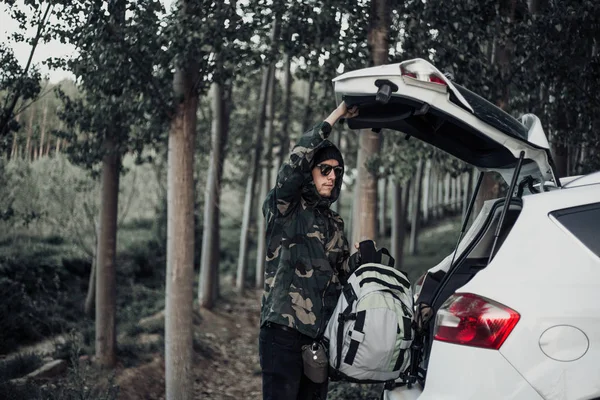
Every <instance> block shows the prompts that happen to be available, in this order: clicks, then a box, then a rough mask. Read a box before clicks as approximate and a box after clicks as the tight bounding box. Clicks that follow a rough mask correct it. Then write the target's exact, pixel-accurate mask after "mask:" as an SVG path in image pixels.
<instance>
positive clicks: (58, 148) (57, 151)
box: [55, 138, 61, 157]
mask: <svg viewBox="0 0 600 400" xmlns="http://www.w3.org/2000/svg"><path fill="white" fill-rule="evenodd" d="M60 145H61V140H60V138H56V154H55V155H56V156H57V157H58V155H59V154H60Z"/></svg>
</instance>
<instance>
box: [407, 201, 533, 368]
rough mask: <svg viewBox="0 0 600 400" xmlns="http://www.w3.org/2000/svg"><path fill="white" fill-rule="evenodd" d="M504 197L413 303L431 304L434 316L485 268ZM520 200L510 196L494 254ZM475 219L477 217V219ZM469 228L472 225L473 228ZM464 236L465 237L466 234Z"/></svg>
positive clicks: (430, 331)
mask: <svg viewBox="0 0 600 400" xmlns="http://www.w3.org/2000/svg"><path fill="white" fill-rule="evenodd" d="M504 203H505V200H504V199H498V200H496V201H495V202H493V204H492V205H491V207H490V208H489V209H488V210H484V211H482V212H486V211H487V215H481V216H480V217H479V218H481V220H480V221H481V222H479V223H477V222H474V224H473V225H474V226H473V227H475V223H477V225H478V226H477V227H475V229H477V231H476V232H474V234H472V235H468V236H471V237H472V239H470V243H466V244H465V243H461V245H460V246H459V249H461V248H464V251H462V252H460V254H459V255H458V257H457V259H456V260H455V261H454V263H453V264H454V266H453V267H452V268H451V269H449V270H448V272H446V273H444V272H443V271H441V270H440V271H438V272H436V273H433V274H431V273H430V274H429V275H428V277H427V279H426V280H425V282H424V286H423V289H422V291H421V294H420V295H419V298H418V299H417V301H416V303H417V304H418V303H426V304H429V305H431V306H433V315H434V316H435V313H436V312H437V311H438V310H439V308H440V307H441V306H442V304H444V302H445V301H446V300H447V299H448V298H449V297H450V296H451V295H452V294H453V293H454V292H455V291H456V290H458V289H459V288H461V287H462V286H464V285H465V284H466V283H467V282H469V281H470V280H471V279H473V277H474V276H475V275H476V274H477V273H479V272H480V271H482V270H483V269H484V268H486V267H487V265H488V261H489V258H490V254H491V252H492V248H493V246H494V236H495V233H496V229H497V227H498V225H499V223H500V216H501V214H502V209H503V207H504ZM522 204H523V203H522V201H521V199H519V198H513V199H512V200H511V202H510V206H509V208H508V210H507V211H506V216H505V219H504V223H503V226H502V229H501V231H500V235H499V236H498V242H497V244H496V247H495V249H494V254H496V253H497V252H498V250H499V249H500V248H501V247H502V244H503V242H504V240H505V239H506V237H507V235H508V234H509V232H510V231H511V229H512V227H513V225H514V224H515V222H516V220H517V218H518V217H519V214H520V212H521V209H522ZM479 218H478V219H479ZM473 227H472V228H473ZM468 236H467V237H468ZM434 323H435V318H431V320H430V321H429V324H428V329H427V331H428V335H427V336H428V337H427V339H428V340H426V343H428V345H426V346H425V348H424V354H423V356H424V358H423V359H424V367H425V369H427V362H428V360H429V352H430V350H431V346H430V344H431V343H432V340H433V327H434Z"/></svg>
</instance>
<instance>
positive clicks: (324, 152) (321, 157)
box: [313, 146, 344, 167]
mask: <svg viewBox="0 0 600 400" xmlns="http://www.w3.org/2000/svg"><path fill="white" fill-rule="evenodd" d="M325 160H336V161H337V162H338V163H339V164H340V166H342V167H343V166H344V159H343V158H342V153H340V151H339V150H338V149H337V147H335V146H327V147H323V148H322V149H321V150H319V151H317V153H316V154H315V157H314V158H313V167H316V166H317V165H319V164H320V163H322V162H323V161H325Z"/></svg>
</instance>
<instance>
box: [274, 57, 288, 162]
mask: <svg viewBox="0 0 600 400" xmlns="http://www.w3.org/2000/svg"><path fill="white" fill-rule="evenodd" d="M291 60H292V58H291V57H290V55H289V54H288V53H285V54H284V55H283V112H282V114H281V140H280V149H279V158H278V160H277V168H276V170H279V168H281V165H283V161H284V160H285V158H286V157H287V155H288V153H289V152H290V132H289V130H290V128H289V126H290V113H291V111H292V73H291V64H292V61H291Z"/></svg>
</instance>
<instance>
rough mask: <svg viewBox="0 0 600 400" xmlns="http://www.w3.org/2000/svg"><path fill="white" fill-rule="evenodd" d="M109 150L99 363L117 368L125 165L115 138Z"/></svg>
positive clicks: (101, 239)
mask: <svg viewBox="0 0 600 400" xmlns="http://www.w3.org/2000/svg"><path fill="white" fill-rule="evenodd" d="M105 149H106V154H105V155H104V157H103V159H102V206H101V208H100V217H99V229H98V249H97V251H96V268H97V271H96V359H97V361H98V363H99V364H100V365H103V366H106V367H113V366H114V365H115V363H116V361H117V351H116V350H117V349H116V343H117V342H116V338H117V336H116V318H115V317H116V315H115V314H116V308H117V303H116V268H115V255H116V250H117V213H118V208H119V207H118V201H119V165H120V162H121V161H120V157H119V154H118V149H117V146H116V142H115V141H114V140H113V139H112V138H108V139H106V143H105Z"/></svg>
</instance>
